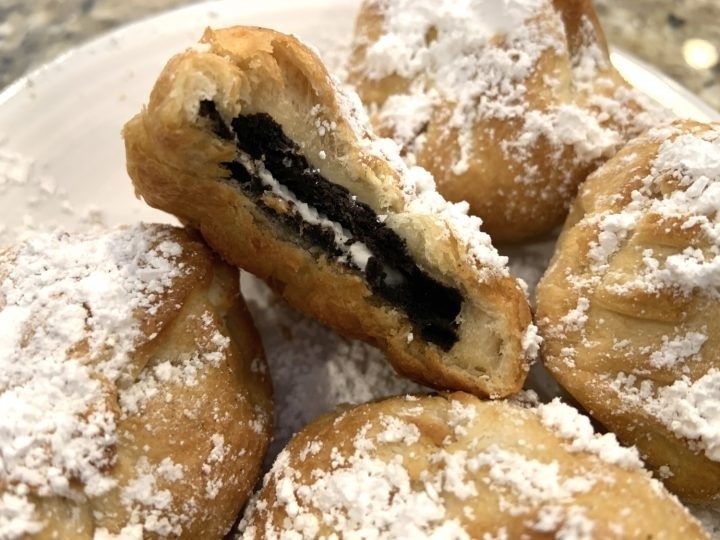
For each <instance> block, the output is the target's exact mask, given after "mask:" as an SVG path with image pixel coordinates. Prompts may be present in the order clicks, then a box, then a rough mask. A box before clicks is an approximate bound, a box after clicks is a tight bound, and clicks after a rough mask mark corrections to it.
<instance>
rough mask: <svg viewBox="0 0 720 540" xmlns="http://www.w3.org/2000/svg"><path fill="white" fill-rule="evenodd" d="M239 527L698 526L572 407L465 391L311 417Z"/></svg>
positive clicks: (527, 530)
mask: <svg viewBox="0 0 720 540" xmlns="http://www.w3.org/2000/svg"><path fill="white" fill-rule="evenodd" d="M242 527H245V529H244V536H243V538H244V539H245V540H257V539H261V538H262V539H264V540H273V539H278V538H298V539H310V538H335V537H337V538H355V537H362V538H418V539H421V538H443V539H446V538H447V539H456V540H469V539H470V538H538V539H539V538H586V539H591V538H597V539H607V538H637V539H641V538H642V539H646V538H654V539H661V538H677V539H688V538H705V535H704V533H703V532H702V530H701V529H700V527H699V525H698V524H697V522H695V520H694V519H693V518H691V517H690V515H689V514H688V512H687V511H686V510H685V509H684V508H683V507H682V506H681V505H680V504H679V503H678V502H677V499H675V498H674V497H673V496H672V495H670V494H669V493H668V492H667V491H666V490H665V489H664V488H663V487H662V484H660V483H659V482H658V481H656V480H653V479H652V478H651V477H650V475H649V474H648V473H647V472H646V471H644V470H643V469H642V468H641V465H640V460H639V458H638V455H637V452H636V451H635V450H631V449H627V448H622V447H620V446H619V445H618V444H617V441H616V440H615V439H614V438H613V437H612V436H611V435H604V436H599V435H595V434H594V433H593V429H592V427H591V425H590V422H589V420H588V418H586V417H584V416H581V415H580V414H579V413H577V411H576V410H575V409H573V408H571V407H569V406H567V405H564V404H562V403H560V402H559V401H557V400H556V401H554V402H552V403H549V404H544V405H540V406H538V407H536V408H529V407H527V406H523V405H520V404H518V403H516V402H508V401H496V402H483V401H480V400H478V399H477V398H475V397H473V396H471V395H469V394H464V393H455V394H445V395H439V396H422V397H413V396H406V397H397V398H391V399H387V400H384V401H379V402H375V403H370V404H366V405H361V406H359V407H356V408H352V409H345V410H344V411H339V412H337V413H334V414H332V413H331V414H327V415H325V416H323V417H321V418H319V419H318V420H316V421H315V422H313V423H312V424H310V425H309V426H307V427H306V428H305V429H304V430H303V431H301V432H300V433H299V434H298V435H296V436H295V438H294V439H293V440H292V441H291V442H290V443H289V445H288V446H287V447H286V449H285V450H284V451H283V452H282V453H281V454H280V456H279V457H278V459H277V461H276V463H275V465H274V466H273V468H272V470H271V471H270V472H269V473H268V474H267V475H266V477H265V480H264V484H263V488H262V489H261V490H260V492H259V493H258V494H256V495H255V496H254V497H253V500H252V502H251V503H250V505H249V506H248V510H247V511H246V513H245V516H244V518H243V522H242V523H241V528H242ZM335 535H337V536H335Z"/></svg>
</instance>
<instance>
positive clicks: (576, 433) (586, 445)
mask: <svg viewBox="0 0 720 540" xmlns="http://www.w3.org/2000/svg"><path fill="white" fill-rule="evenodd" d="M537 411H538V416H539V417H540V421H541V422H542V424H543V425H544V426H545V427H548V428H550V429H552V430H553V431H554V432H555V434H556V435H557V436H558V437H560V438H561V439H566V440H569V441H570V442H569V444H568V445H567V446H566V448H567V449H568V450H570V451H571V452H591V453H593V454H595V455H597V456H598V457H599V458H600V459H602V460H603V461H605V462H606V463H611V464H613V465H618V466H620V467H623V468H625V469H631V470H632V469H636V470H639V469H642V467H643V466H642V462H641V461H640V456H639V454H638V451H637V449H636V448H634V447H632V448H626V447H623V446H620V444H619V443H618V441H617V439H616V438H615V435H614V434H612V433H605V434H604V435H598V434H596V433H595V430H594V429H593V427H592V425H591V424H590V419H589V418H588V417H587V416H583V415H582V414H580V413H579V412H578V411H577V409H575V408H574V407H570V406H569V405H566V404H565V403H563V402H561V401H560V400H559V399H558V398H555V399H553V400H552V401H551V402H550V403H543V404H541V405H539V406H538V408H537Z"/></svg>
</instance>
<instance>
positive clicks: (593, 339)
mask: <svg viewBox="0 0 720 540" xmlns="http://www.w3.org/2000/svg"><path fill="white" fill-rule="evenodd" d="M687 137H691V138H692V140H694V141H695V142H696V143H697V142H698V141H701V140H703V138H705V139H707V141H712V140H713V138H714V140H715V141H716V142H715V145H716V147H717V138H718V137H720V128H719V126H718V125H717V124H714V125H705V124H701V123H698V122H691V121H678V122H676V123H674V124H673V125H672V127H671V128H664V129H655V130H651V131H650V132H648V133H647V134H645V135H643V136H642V137H639V138H638V139H635V140H634V141H632V142H631V143H629V144H628V145H627V146H626V147H625V148H624V149H623V150H621V151H620V152H619V153H618V154H617V155H616V156H615V157H614V158H612V159H611V160H610V161H608V162H607V163H606V164H605V165H604V166H603V167H601V168H600V169H599V170H598V171H596V172H595V173H594V174H592V175H591V176H590V177H589V178H588V181H587V182H586V183H585V184H584V185H583V187H582V188H581V192H580V194H579V195H578V198H577V200H576V201H575V203H574V206H573V208H572V210H571V212H570V215H569V216H568V220H567V222H566V224H565V228H564V229H563V232H562V235H561V237H560V240H559V242H558V244H557V248H556V252H555V255H554V257H553V260H552V262H551V264H550V266H549V268H548V270H547V271H546V273H545V275H544V276H543V278H542V280H541V282H540V284H539V285H538V288H537V303H538V312H537V316H538V324H539V327H540V330H541V334H542V336H543V337H544V339H545V341H544V345H543V357H544V360H545V363H546V365H547V367H548V368H549V369H550V371H551V372H552V374H553V375H554V376H555V378H557V379H558V381H559V382H560V383H561V384H562V385H563V386H564V387H565V388H566V389H567V390H568V391H569V392H570V393H571V394H573V396H574V397H575V398H576V399H577V400H578V401H579V402H580V403H581V404H582V406H583V407H585V408H586V409H587V410H588V411H589V412H590V413H591V414H592V415H593V416H594V417H595V418H597V419H598V420H599V421H601V422H602V423H603V424H604V425H605V426H606V427H608V428H609V429H611V430H612V431H614V432H615V433H616V434H617V435H618V437H619V438H620V439H621V440H623V441H624V442H626V443H628V444H635V445H637V447H638V448H639V449H640V451H641V453H642V454H643V455H644V456H645V459H646V462H647V463H648V466H650V467H651V468H653V469H655V470H656V471H657V472H658V473H659V476H660V477H662V478H663V480H664V482H665V484H666V485H667V486H668V488H670V489H671V490H672V491H674V492H675V493H677V494H678V495H679V496H681V497H682V498H684V499H687V500H690V501H696V502H705V503H708V502H710V501H712V500H713V499H715V498H716V497H717V496H718V494H720V463H719V462H718V459H717V453H716V452H717V451H716V449H715V447H714V446H713V444H714V443H713V441H714V440H715V438H716V437H717V435H716V433H717V430H718V429H719V428H720V426H718V425H717V417H716V416H713V413H712V411H713V410H717V398H716V396H715V395H714V394H713V393H712V391H710V390H709V389H708V388H707V386H708V385H710V387H711V388H714V387H715V383H712V382H709V381H710V380H711V379H712V378H713V377H714V376H715V374H716V371H717V369H718V368H720V355H719V354H718V351H720V304H718V301H717V296H716V291H714V289H713V287H714V286H708V287H706V288H704V289H703V288H702V287H698V286H692V287H685V285H683V283H682V282H681V281H680V280H679V279H678V278H676V277H673V276H675V274H673V275H672V276H670V274H668V273H667V272H668V270H667V266H666V265H668V264H669V261H672V260H673V258H674V259H675V260H679V261H684V262H680V263H679V264H678V269H677V272H676V274H677V275H678V276H682V275H683V274H684V273H686V272H691V273H692V271H693V270H692V267H693V264H694V263H693V260H694V259H693V257H700V259H698V260H697V261H696V263H698V265H699V266H698V267H697V270H698V271H701V270H702V269H701V266H702V264H703V263H702V262H699V261H700V260H701V259H703V258H705V260H706V262H708V264H710V262H709V261H711V259H712V257H714V255H713V254H714V253H715V252H716V250H717V247H718V246H717V239H715V240H713V239H712V237H711V236H710V235H709V234H706V225H703V223H707V218H706V217H703V216H702V215H701V214H696V213H695V212H694V211H693V209H692V207H691V201H692V198H693V195H692V193H690V192H689V191H685V190H689V189H691V188H689V187H688V186H690V185H691V182H692V180H693V179H692V178H691V179H689V180H683V174H686V173H688V171H690V172H692V168H693V167H694V166H695V165H694V164H695V163H702V159H703V154H702V148H701V149H700V151H697V150H692V151H691V152H690V153H689V154H686V155H685V156H684V157H683V158H682V160H685V163H683V161H682V160H678V161H677V162H676V163H670V164H668V163H667V162H666V161H665V159H664V158H663V159H660V157H659V156H661V154H662V155H668V154H666V153H664V152H668V151H670V150H672V146H673V145H674V144H681V143H682V142H683V141H684V140H687V139H684V138H687ZM707 144H709V143H707ZM715 152H718V151H717V150H715ZM716 155H717V154H716ZM686 164H687V165H688V166H689V168H687V169H685V165H686ZM668 167H669V168H668ZM673 167H675V168H676V170H675V172H669V171H672V170H673ZM683 171H685V172H683ZM695 180H696V179H695ZM718 180H719V179H718V178H717V177H715V178H708V177H706V178H705V180H702V179H700V183H701V184H705V182H707V183H706V184H705V185H706V186H707V185H710V186H712V184H713V183H716V182H717V181H718ZM698 185H699V184H698ZM698 185H696V187H698ZM694 196H697V193H696V194H695V195H694ZM700 200H704V201H707V203H708V204H712V196H711V194H710V192H709V191H708V192H707V193H705V194H700ZM668 201H671V204H672V214H673V215H669V213H668V212H667V210H663V206H665V207H666V208H667V206H666V205H668ZM688 201H690V202H688ZM707 215H708V216H710V219H711V220H712V219H713V215H712V212H710V213H708V214H707ZM696 250H697V251H696ZM668 276H670V277H668ZM666 278H667V279H666ZM714 504H716V503H714Z"/></svg>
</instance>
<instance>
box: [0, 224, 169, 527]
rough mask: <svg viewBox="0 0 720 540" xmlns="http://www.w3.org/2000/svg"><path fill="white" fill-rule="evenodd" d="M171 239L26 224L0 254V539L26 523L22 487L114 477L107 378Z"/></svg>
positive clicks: (96, 484) (57, 487) (71, 492)
mask: <svg viewBox="0 0 720 540" xmlns="http://www.w3.org/2000/svg"><path fill="white" fill-rule="evenodd" d="M181 251H182V249H181V247H180V246H179V245H178V244H177V243H175V242H172V241H169V240H166V239H164V238H163V237H162V235H161V234H160V233H158V232H157V231H154V230H153V229H151V228H147V227H135V228H132V229H125V230H117V231H113V232H110V233H108V234H106V235H103V236H93V235H88V236H81V235H78V236H69V235H66V234H63V233H49V234H33V235H31V236H29V237H28V238H26V239H25V240H24V241H23V242H22V243H20V244H19V245H18V246H17V247H15V248H13V249H11V250H10V251H6V252H5V253H4V254H3V255H2V258H1V259H0V263H1V265H0V306H1V310H0V410H2V411H3V414H2V415H0V484H3V485H4V486H5V487H6V490H7V491H6V493H5V494H4V495H3V499H2V502H0V516H1V517H2V519H0V530H2V531H3V532H4V535H3V538H18V537H21V536H23V535H24V534H26V533H30V532H34V531H36V530H37V527H38V524H37V523H35V522H34V521H33V517H32V516H33V505H32V504H31V503H29V502H28V501H27V499H26V498H25V496H26V494H27V493H28V492H30V491H31V492H34V493H37V494H39V495H40V496H53V495H59V496H64V497H70V498H72V497H77V496H79V495H78V493H77V490H78V487H75V485H74V484H73V483H71V481H79V486H80V487H79V489H80V490H82V491H84V493H85V494H87V495H88V496H96V495H101V494H103V493H105V492H107V491H108V490H109V489H111V488H112V487H114V481H113V480H111V479H109V478H107V477H106V476H105V475H104V474H103V471H104V470H105V469H106V468H107V467H109V466H111V465H112V462H113V461H112V460H113V457H112V456H113V455H114V454H113V452H111V451H110V449H111V447H112V446H113V445H114V444H115V443H116V436H115V427H116V423H115V422H116V418H115V414H114V413H113V411H112V409H111V408H110V407H109V403H110V401H109V400H110V399H111V396H110V390H109V387H111V386H114V383H115V382H117V381H119V380H120V379H122V378H123V377H125V376H127V375H128V373H126V371H125V368H126V367H127V362H128V359H129V354H130V352H131V351H132V350H133V345H134V343H135V341H136V339H137V338H138V336H139V334H140V329H139V324H140V323H139V321H138V317H137V314H138V313H140V312H145V313H153V311H154V310H155V303H156V301H157V298H158V296H159V295H160V294H162V293H163V292H164V291H165V290H166V289H167V288H168V287H169V286H170V285H171V283H172V279H173V277H174V276H176V275H178V274H179V272H180V270H179V269H178V268H177V266H176V265H175V264H174V263H173V259H174V258H175V257H177V256H178V255H180V253H181Z"/></svg>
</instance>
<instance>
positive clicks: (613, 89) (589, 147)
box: [349, 0, 666, 242]
mask: <svg viewBox="0 0 720 540" xmlns="http://www.w3.org/2000/svg"><path fill="white" fill-rule="evenodd" d="M349 81H350V82H351V83H352V84H354V85H355V86H356V87H357V89H358V92H359V94H360V97H361V99H362V100H363V102H364V103H365V105H366V106H368V108H369V109H370V111H371V113H372V114H371V118H372V119H373V124H374V126H375V127H376V129H377V130H378V131H379V133H380V134H381V135H383V136H388V137H392V138H393V139H394V140H395V141H396V142H398V143H399V144H400V145H401V146H402V147H403V151H404V158H405V159H406V160H407V161H408V162H409V163H411V164H418V165H420V166H422V167H425V168H426V169H428V170H429V171H430V172H431V173H432V174H433V175H434V176H435V179H436V181H437V184H438V190H439V191H440V193H442V194H443V195H444V196H445V197H447V198H448V199H449V200H453V201H463V200H464V201H468V202H469V203H470V211H471V212H472V213H473V214H475V215H478V216H480V217H481V218H482V219H483V222H484V225H483V229H484V230H485V231H486V232H487V233H489V234H490V236H491V237H492V238H493V240H494V241H495V242H499V241H516V240H521V239H523V238H527V237H531V236H536V235H540V234H543V233H546V232H548V231H550V230H551V229H553V228H554V227H556V226H557V225H560V224H561V222H562V219H563V218H564V216H565V215H566V213H567V209H568V207H569V205H570V202H571V201H572V198H573V197H574V196H575V193H576V190H577V186H578V185H579V184H580V182H582V181H583V180H584V179H585V177H586V176H587V175H588V174H589V173H590V172H591V171H593V170H594V169H595V168H597V167H598V166H599V165H600V164H601V163H602V162H603V161H604V160H606V159H607V158H608V157H610V156H612V155H613V154H614V153H615V151H616V150H618V149H619V148H620V147H621V146H622V144H623V143H624V142H625V141H627V140H628V139H629V138H631V137H633V136H635V135H638V134H639V133H640V132H642V131H644V130H645V129H646V128H648V127H650V126H651V125H654V124H656V123H657V122H658V121H660V119H662V118H664V117H665V115H666V113H663V112H661V111H660V109H659V107H658V106H657V105H655V104H653V103H651V102H650V101H649V100H648V99H647V98H646V97H644V96H643V95H641V94H640V93H639V92H637V91H635V90H633V89H632V88H631V87H630V86H629V85H628V84H627V83H626V82H625V81H624V80H623V79H622V77H621V76H620V75H619V74H618V72H617V71H616V70H615V69H614V68H613V66H612V64H611V63H610V58H609V54H608V49H607V45H606V43H605V37H604V36H603V32H602V29H601V27H600V24H599V22H598V19H597V16H596V14H595V11H594V9H593V6H592V3H591V2H590V1H589V0H554V1H553V0H462V1H458V0H440V1H438V0H365V1H364V2H363V4H362V7H361V8H360V12H359V14H358V17H357V20H356V27H355V38H354V46H353V54H352V57H351V59H350V65H349Z"/></svg>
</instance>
